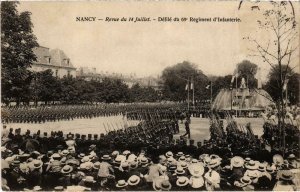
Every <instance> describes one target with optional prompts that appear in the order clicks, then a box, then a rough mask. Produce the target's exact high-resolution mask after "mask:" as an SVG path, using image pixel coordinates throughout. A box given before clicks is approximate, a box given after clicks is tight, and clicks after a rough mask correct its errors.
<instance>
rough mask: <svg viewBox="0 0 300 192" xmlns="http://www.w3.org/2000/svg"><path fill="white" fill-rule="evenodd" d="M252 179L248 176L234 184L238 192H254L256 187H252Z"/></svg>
mask: <svg viewBox="0 0 300 192" xmlns="http://www.w3.org/2000/svg"><path fill="white" fill-rule="evenodd" d="M251 182H252V181H251V179H250V177H248V176H243V177H242V178H241V179H240V180H237V181H235V182H234V186H235V187H236V190H238V191H253V190H254V187H253V186H252V185H251Z"/></svg>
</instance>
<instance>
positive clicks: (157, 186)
mask: <svg viewBox="0 0 300 192" xmlns="http://www.w3.org/2000/svg"><path fill="white" fill-rule="evenodd" d="M152 186H153V189H154V190H155V191H160V190H161V191H169V190H170V189H171V188H172V185H171V183H170V182H169V181H168V180H166V179H163V178H161V177H157V178H156V179H154V180H153V184H152Z"/></svg>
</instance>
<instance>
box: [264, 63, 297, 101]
mask: <svg viewBox="0 0 300 192" xmlns="http://www.w3.org/2000/svg"><path fill="white" fill-rule="evenodd" d="M282 67H284V68H285V67H286V66H285V65H283V66H282ZM279 73H280V70H279V66H278V65H276V66H275V67H274V69H273V68H272V69H271V71H270V73H269V75H268V81H267V83H266V85H265V86H264V89H266V91H267V92H268V93H269V94H270V95H271V96H272V99H273V100H274V101H278V100H279V99H280V92H278V89H279V87H278V86H280V85H279V84H278V82H279V76H280V74H279ZM288 73H289V74H292V75H291V76H289V77H288V83H287V91H288V92H287V97H288V100H289V101H290V104H292V105H295V104H298V103H299V91H300V90H299V85H300V84H299V77H300V76H299V74H297V73H293V72H292V69H291V67H288Z"/></svg>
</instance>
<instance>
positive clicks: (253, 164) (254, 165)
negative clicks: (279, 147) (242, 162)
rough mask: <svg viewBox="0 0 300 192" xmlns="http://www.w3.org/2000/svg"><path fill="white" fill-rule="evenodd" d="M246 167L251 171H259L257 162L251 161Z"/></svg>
mask: <svg viewBox="0 0 300 192" xmlns="http://www.w3.org/2000/svg"><path fill="white" fill-rule="evenodd" d="M245 167H246V168H247V169H249V170H257V169H258V164H257V163H256V161H253V160H250V161H249V162H248V163H247V165H246V166H245Z"/></svg>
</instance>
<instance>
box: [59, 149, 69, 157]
mask: <svg viewBox="0 0 300 192" xmlns="http://www.w3.org/2000/svg"><path fill="white" fill-rule="evenodd" d="M69 153H70V152H69V151H68V150H66V149H65V150H63V151H62V152H61V155H63V156H66V155H68V154H69Z"/></svg>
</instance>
